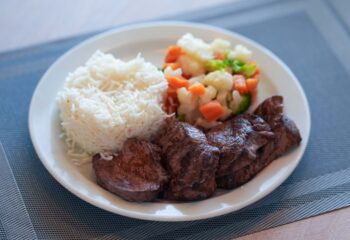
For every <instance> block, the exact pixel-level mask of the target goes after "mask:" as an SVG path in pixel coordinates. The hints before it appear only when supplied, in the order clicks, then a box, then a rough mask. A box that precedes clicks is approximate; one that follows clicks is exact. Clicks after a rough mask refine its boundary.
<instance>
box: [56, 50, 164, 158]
mask: <svg viewBox="0 0 350 240" xmlns="http://www.w3.org/2000/svg"><path fill="white" fill-rule="evenodd" d="M167 87H168V83H167V81H166V80H165V78H164V75H163V73H162V72H160V71H159V70H158V69H157V68H156V67H155V66H154V65H152V64H151V63H149V62H146V61H145V60H144V59H143V58H142V57H140V56H137V57H136V58H135V59H132V60H130V61H128V62H124V61H121V60H119V59H115V58H114V57H113V55H111V54H104V53H102V52H100V51H97V52H96V53H95V54H93V55H92V57H91V58H90V59H89V60H88V61H87V62H86V64H85V65H84V66H81V67H78V68H77V69H76V70H75V71H73V72H72V73H70V74H69V75H68V77H67V78H66V80H65V84H64V89H63V90H62V91H61V92H59V93H58V97H57V99H58V104H59V108H60V117H61V121H62V122H61V125H62V128H63V130H64V135H65V136H64V139H65V141H66V143H67V146H68V153H69V155H70V157H71V158H72V159H73V160H74V161H75V162H76V163H77V164H82V163H84V162H86V161H91V156H92V155H93V154H95V153H99V152H115V151H119V150H121V148H122V146H123V143H124V142H125V141H126V140H127V139H128V138H131V137H138V138H142V139H149V138H150V137H151V136H152V135H153V134H154V133H155V132H157V131H158V128H159V127H160V126H161V125H162V123H163V121H164V119H165V117H166V116H167V114H166V113H165V112H164V111H163V110H162V105H163V101H164V97H163V95H164V94H165V92H166V89H167Z"/></svg>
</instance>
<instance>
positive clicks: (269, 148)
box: [209, 96, 301, 189]
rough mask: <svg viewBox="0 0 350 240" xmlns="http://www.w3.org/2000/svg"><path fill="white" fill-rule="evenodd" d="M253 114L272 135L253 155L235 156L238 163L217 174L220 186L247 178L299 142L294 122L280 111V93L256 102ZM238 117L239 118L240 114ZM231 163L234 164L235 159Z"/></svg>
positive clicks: (281, 99) (281, 104)
mask: <svg viewBox="0 0 350 240" xmlns="http://www.w3.org/2000/svg"><path fill="white" fill-rule="evenodd" d="M254 114H257V115H259V116H260V117H262V118H263V119H264V120H265V121H266V123H267V124H268V125H270V128H271V130H270V131H272V132H273V137H272V138H270V140H269V141H268V142H267V143H265V144H264V145H262V146H260V148H259V149H256V151H255V152H253V154H251V156H252V157H250V158H245V159H238V164H239V165H240V166H239V167H237V168H236V169H232V171H231V172H230V173H229V174H226V175H224V176H219V177H218V178H217V184H218V186H219V187H221V188H225V189H232V188H235V187H238V186H240V185H242V184H244V183H246V182H248V181H249V180H251V179H252V178H253V177H254V176H255V175H256V174H257V173H259V172H260V171H261V170H263V169H264V168H265V167H266V166H267V165H269V164H270V163H271V162H272V161H273V160H276V159H277V158H278V157H280V156H282V155H283V154H285V153H286V152H288V151H289V150H290V149H292V148H293V147H296V146H298V145H299V144H300V142H301V136H300V133H299V130H298V128H297V127H296V125H295V123H294V122H293V121H292V120H291V119H289V118H288V117H286V116H284V114H283V98H282V97H281V96H273V97H271V98H268V99H266V100H265V101H264V102H263V103H262V104H260V105H259V106H258V108H257V109H256V110H255V112H254ZM241 116H244V115H241ZM237 118H240V116H238V117H237ZM266 123H265V124H266ZM265 124H262V122H261V123H260V124H258V125H256V128H260V129H262V126H263V125H265ZM264 128H265V127H264ZM270 133H271V132H270ZM270 133H269V134H270ZM209 142H210V141H209ZM250 146H252V145H250ZM250 150H251V149H250ZM245 152H247V151H245ZM243 153H244V151H243ZM243 156H244V155H243ZM220 163H221V162H220ZM232 164H233V165H234V164H235V163H234V160H233V161H232ZM219 167H220V164H219Z"/></svg>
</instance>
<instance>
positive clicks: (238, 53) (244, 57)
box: [228, 44, 252, 62]
mask: <svg viewBox="0 0 350 240" xmlns="http://www.w3.org/2000/svg"><path fill="white" fill-rule="evenodd" d="M228 57H229V58H237V59H239V60H241V61H243V62H247V61H249V60H250V58H251V57H252V51H250V50H249V49H248V48H246V47H245V46H243V45H240V44H238V45H236V47H235V49H234V50H233V51H231V52H230V54H229V55H228Z"/></svg>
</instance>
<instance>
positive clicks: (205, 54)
mask: <svg viewBox="0 0 350 240" xmlns="http://www.w3.org/2000/svg"><path fill="white" fill-rule="evenodd" d="M251 55H252V52H251V51H250V50H249V49H247V48H246V47H244V46H242V45H236V46H235V47H234V48H232V47H231V44H230V42H228V41H226V40H223V39H215V40H214V41H213V42H211V43H210V44H208V43H206V42H204V41H203V40H202V39H199V38H195V37H193V36H192V35H191V34H189V33H187V34H185V35H184V36H182V37H181V38H180V39H179V40H178V41H177V44H176V45H173V46H170V47H169V48H168V50H167V53H166V56H165V59H164V62H165V63H164V66H163V71H164V74H165V77H166V79H167V80H168V86H169V87H168V92H167V99H166V104H165V108H166V111H167V112H168V113H175V114H176V116H177V118H178V119H179V120H181V121H186V122H189V123H191V124H193V125H196V126H201V127H204V128H210V127H212V126H215V125H217V124H219V123H220V122H221V121H223V120H225V119H226V118H228V117H229V116H231V115H234V114H240V113H243V112H245V111H247V110H248V108H249V107H250V105H251V103H252V101H253V99H254V98H255V96H256V93H257V86H258V83H259V77H260V71H259V67H258V66H257V64H256V63H255V62H254V61H252V60H251Z"/></svg>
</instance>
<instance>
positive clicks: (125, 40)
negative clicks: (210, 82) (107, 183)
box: [29, 22, 310, 221]
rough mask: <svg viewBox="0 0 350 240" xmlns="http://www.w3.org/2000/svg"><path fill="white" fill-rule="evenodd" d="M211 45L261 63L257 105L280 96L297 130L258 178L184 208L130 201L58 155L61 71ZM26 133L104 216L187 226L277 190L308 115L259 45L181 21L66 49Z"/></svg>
mask: <svg viewBox="0 0 350 240" xmlns="http://www.w3.org/2000/svg"><path fill="white" fill-rule="evenodd" d="M187 32H191V33H192V34H194V36H197V37H200V38H203V39H204V40H206V41H211V40H213V39H214V38H223V39H227V40H229V41H230V42H231V43H232V44H238V43H240V44H244V45H246V46H247V47H248V48H250V49H251V50H252V51H253V54H254V55H253V58H254V59H255V60H256V61H257V62H258V63H259V64H260V67H261V70H262V81H261V84H260V86H259V98H258V101H262V100H263V99H265V98H267V97H269V96H271V95H273V94H280V95H283V97H284V99H285V111H286V113H287V115H288V116H289V117H291V118H292V119H293V120H294V121H295V122H296V124H297V125H298V127H299V129H300V132H301V135H302V138H303V141H302V143H301V146H299V147H298V148H297V149H295V150H294V151H292V152H290V153H288V154H287V155H285V156H283V157H281V158H280V159H278V160H277V161H274V162H273V163H272V164H270V165H269V166H268V167H267V168H266V169H264V170H263V171H262V172H261V173H260V174H258V176H256V177H255V178H254V179H253V180H251V181H250V182H249V183H247V184H245V185H244V186H242V187H241V188H238V189H235V190H233V191H228V192H226V193H223V194H220V195H217V196H215V197H212V198H210V199H207V200H203V201H198V202H190V203H131V202H127V201H124V200H122V199H121V198H119V197H118V196H116V195H114V194H112V193H109V192H108V191H106V190H104V189H103V188H101V187H99V186H98V185H97V184H96V183H95V180H94V175H93V173H92V169H91V165H86V166H84V167H77V166H75V165H73V164H72V162H71V161H70V160H69V159H68V157H67V156H66V154H65V145H64V142H63V141H62V140H61V139H60V138H59V135H60V126H59V117H58V107H57V104H56V101H55V97H56V93H57V92H58V91H59V90H60V89H61V88H62V86H63V82H64V79H65V77H66V76H67V74H68V73H69V72H71V71H73V70H74V69H75V68H76V67H78V66H80V65H82V64H84V63H85V61H86V60H87V59H88V58H89V57H90V56H91V54H93V53H94V52H95V51H96V50H97V49H100V50H102V51H104V52H110V53H113V54H114V55H115V56H116V57H117V58H121V59H130V58H134V57H135V56H136V54H137V53H139V52H141V53H142V55H143V56H144V57H145V59H146V60H148V61H151V62H153V63H154V64H156V65H158V66H161V65H162V60H163V57H164V54H165V50H166V48H167V46H169V45H171V44H174V43H175V42H176V40H177V39H178V38H179V37H180V36H182V35H183V34H185V33H187ZM29 129H30V135H31V138H32V142H33V144H34V147H35V150H36V152H37V153H38V155H39V158H40V159H41V161H42V163H43V164H44V166H45V167H46V169H47V170H48V171H49V172H50V173H51V175H52V176H53V177H54V178H55V179H56V180H57V181H58V182H60V183H61V184H62V185H63V186H64V187H65V188H67V189H68V190H69V191H71V192H72V193H73V194H75V195H76V196H78V197H79V198H81V199H83V200H85V201H86V202H89V203H91V204H92V205H95V206H97V207H100V208H103V209H105V210H107V211H110V212H113V213H117V214H121V215H124V216H129V217H133V218H140V219H147V220H156V221H188V220H196V219H204V218H210V217H214V216H219V215H222V214H226V213H230V212H233V211H236V210H238V209H241V208H243V207H245V206H248V205H249V204H252V203H254V202H256V201H257V200H259V199H261V198H262V197H264V196H266V195H267V194H269V193H270V192H271V191H273V190H274V189H275V188H276V187H278V186H279V185H280V184H281V183H282V182H283V181H284V180H285V179H286V178H287V177H288V176H289V175H290V174H291V173H292V172H293V170H294V169H295V167H296V166H297V165H298V163H299V161H300V159H301V157H302V155H303V153H304V150H305V147H306V144H307V142H308V138H309V132H310V112H309V106H308V102H307V99H306V97H305V94H304V92H303V89H302V88H301V86H300V84H299V82H298V80H297V79H296V78H295V76H294V75H293V73H292V72H291V71H290V70H289V68H288V67H287V66H286V65H285V64H284V63H283V62H282V61H281V60H280V59H278V58H277V57H276V56H275V55H274V54H272V53H271V52H270V51H268V50H267V49H265V48H264V47H262V46H260V45H259V44H257V43H255V42H253V41H251V40H249V39H247V38H245V37H242V36H240V35H238V34H236V33H232V32H229V31H226V30H223V29H219V28H216V27H212V26H207V25H201V24H193V23H184V22H154V23H145V24H137V25H132V26H127V27H122V28H117V29H114V30H111V31H108V32H105V33H102V34H99V35H97V36H95V37H93V38H91V39H89V40H87V41H85V42H83V43H81V44H79V45H78V46H76V47H74V48H73V49H71V50H69V51H68V52H67V53H66V54H64V55H63V56H62V57H60V58H59V59H58V60H57V61H56V62H55V63H54V64H53V65H52V66H51V67H50V68H49V70H47V72H46V73H45V75H44V76H43V77H42V79H41V81H40V83H39V84H38V86H37V88H36V90H35V92H34V95H33V98H32V102H31V106H30V111H29Z"/></svg>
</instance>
